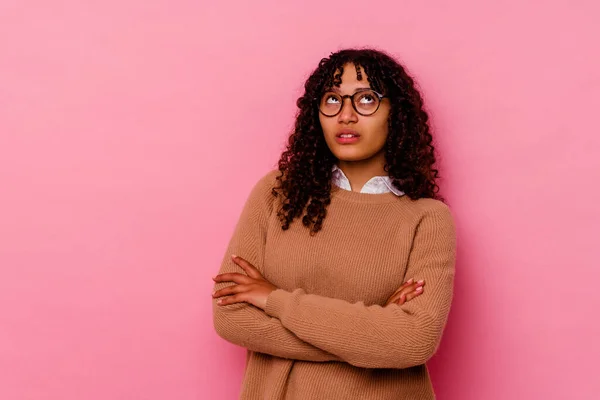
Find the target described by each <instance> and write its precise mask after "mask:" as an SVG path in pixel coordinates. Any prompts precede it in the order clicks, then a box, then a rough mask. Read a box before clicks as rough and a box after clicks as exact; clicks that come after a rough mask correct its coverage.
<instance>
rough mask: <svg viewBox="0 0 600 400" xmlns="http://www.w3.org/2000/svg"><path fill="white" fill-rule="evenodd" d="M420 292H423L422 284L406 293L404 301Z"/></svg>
mask: <svg viewBox="0 0 600 400" xmlns="http://www.w3.org/2000/svg"><path fill="white" fill-rule="evenodd" d="M421 294H423V286H419V287H418V288H416V289H415V290H414V291H412V292H410V293H408V294H407V295H406V300H405V301H410V300H412V299H414V298H415V297H417V296H419V295H421Z"/></svg>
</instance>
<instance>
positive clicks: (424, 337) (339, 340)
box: [265, 202, 456, 368]
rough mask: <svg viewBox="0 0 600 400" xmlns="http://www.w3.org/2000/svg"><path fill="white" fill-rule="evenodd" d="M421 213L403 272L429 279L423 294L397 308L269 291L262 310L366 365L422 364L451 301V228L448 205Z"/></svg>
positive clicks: (324, 346)
mask: <svg viewBox="0 0 600 400" xmlns="http://www.w3.org/2000/svg"><path fill="white" fill-rule="evenodd" d="M431 204H433V206H434V207H432V209H430V210H428V211H427V212H426V213H425V215H424V216H423V217H422V219H421V221H420V223H419V225H418V227H417V229H416V233H415V237H414V242H413V247H412V250H411V254H410V257H409V261H408V267H407V271H406V274H407V275H408V276H414V277H419V278H420V279H424V280H425V281H426V282H427V287H426V293H424V295H423V296H419V297H418V298H415V299H414V300H412V301H410V302H408V303H405V304H403V305H401V306H399V305H396V304H391V305H390V306H387V307H381V306H379V305H372V306H365V305H364V304H363V303H362V302H359V303H354V304H350V303H348V302H346V301H343V300H338V299H332V298H327V297H322V296H316V295H311V294H306V293H305V292H304V291H303V290H302V289H296V290H294V291H293V292H287V291H284V290H281V289H278V290H275V291H274V292H272V293H271V294H270V295H269V297H268V299H267V306H266V309H265V312H266V313H267V314H268V315H271V316H273V317H277V318H279V319H280V320H281V323H282V324H283V326H284V327H286V328H288V329H289V330H290V331H292V332H294V333H295V334H296V335H297V336H298V337H299V338H300V339H302V340H304V341H306V342H308V343H311V344H313V345H315V346H317V347H319V348H321V349H323V350H325V351H328V352H330V353H332V354H335V355H336V356H338V357H340V358H341V359H342V360H343V361H345V362H348V363H350V364H352V365H354V366H357V367H364V368H407V367H411V366H415V365H420V364H424V363H425V362H426V361H427V360H428V359H429V358H431V356H432V355H433V354H434V353H435V351H436V350H437V347H438V345H439V341H440V339H441V335H442V332H443V329H444V326H445V324H446V320H447V316H448V313H449V310H450V302H451V300H452V290H453V281H454V263H455V257H456V256H455V255H456V249H455V247H456V246H455V241H456V239H455V231H454V224H453V220H452V216H451V214H450V211H449V209H448V208H447V206H446V205H444V204H443V203H441V202H435V203H431Z"/></svg>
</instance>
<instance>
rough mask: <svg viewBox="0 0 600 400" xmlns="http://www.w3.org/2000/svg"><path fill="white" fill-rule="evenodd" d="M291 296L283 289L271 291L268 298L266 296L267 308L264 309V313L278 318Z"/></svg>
mask: <svg viewBox="0 0 600 400" xmlns="http://www.w3.org/2000/svg"><path fill="white" fill-rule="evenodd" d="M291 296H292V294H291V293H290V292H287V291H285V290H283V289H276V290H273V291H272V292H271V293H270V294H269V296H267V306H266V307H265V313H266V314H267V315H269V316H271V317H275V318H280V316H281V315H282V314H283V310H284V308H285V304H286V303H287V302H288V300H289V299H290V297H291Z"/></svg>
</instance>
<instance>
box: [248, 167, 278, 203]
mask: <svg viewBox="0 0 600 400" xmlns="http://www.w3.org/2000/svg"><path fill="white" fill-rule="evenodd" d="M279 175H281V174H280V172H279V170H278V169H273V170H270V171H268V172H266V173H265V174H263V175H262V176H261V177H260V178H259V179H258V181H256V183H255V184H254V186H253V187H252V190H251V191H250V194H249V195H248V202H249V203H251V204H253V205H254V206H255V207H260V208H263V209H265V210H266V211H267V212H268V213H270V212H271V211H272V208H273V201H274V199H275V196H274V195H273V190H272V189H273V188H274V187H276V186H277V177H278V176H279Z"/></svg>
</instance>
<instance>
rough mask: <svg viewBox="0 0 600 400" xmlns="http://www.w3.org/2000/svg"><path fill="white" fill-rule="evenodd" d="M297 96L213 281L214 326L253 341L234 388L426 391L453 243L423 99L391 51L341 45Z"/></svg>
mask: <svg viewBox="0 0 600 400" xmlns="http://www.w3.org/2000/svg"><path fill="white" fill-rule="evenodd" d="M297 105H298V108H299V112H298V115H297V120H296V124H295V128H294V131H293V132H292V134H291V136H290V138H289V142H288V145H287V149H286V151H285V152H284V153H283V154H282V156H281V159H280V160H279V168H278V170H273V171H270V172H269V173H267V174H266V175H265V176H264V177H262V178H261V179H260V180H259V181H258V183H257V184H256V185H255V186H254V188H253V190H252V192H251V193H250V196H249V197H248V199H247V202H246V204H245V206H244V209H243V211H242V214H241V217H240V219H239V222H238V224H237V226H236V228H235V231H234V234H233V237H232V238H231V241H230V243H229V247H228V249H227V253H226V255H225V258H224V260H223V263H222V265H221V269H220V271H219V275H217V276H216V277H214V278H213V279H214V281H215V282H216V283H215V292H213V299H214V300H213V301H214V304H213V310H214V326H215V329H216V331H217V332H218V334H219V335H220V336H221V337H223V338H225V339H226V340H228V341H230V342H232V343H235V344H237V345H239V346H243V347H245V348H247V349H248V356H247V363H246V373H245V376H244V381H243V385H242V391H241V398H242V399H301V400H310V399H320V400H321V399H433V398H434V393H433V389H432V386H431V382H430V379H429V374H428V372H427V368H426V366H425V362H426V361H427V360H428V359H429V358H430V357H431V356H432V355H433V354H434V352H435V351H436V349H437V347H438V345H439V341H440V338H441V335H442V332H443V329H444V326H445V323H446V319H447V316H448V312H449V309H450V303H451V299H452V290H453V279H454V263H455V254H456V250H455V246H456V244H455V229H454V224H453V219H452V216H451V214H450V211H449V209H448V207H447V206H446V205H445V204H444V203H443V202H442V200H441V199H440V198H439V196H438V195H437V192H438V186H437V184H436V179H437V177H438V171H437V170H436V169H435V166H434V164H435V156H434V148H433V146H432V136H431V133H430V129H429V126H428V116H427V113H426V112H425V111H424V109H423V102H422V99H421V95H420V94H419V92H418V91H417V89H416V88H415V84H414V82H413V79H411V77H410V76H409V75H408V74H407V73H406V71H405V69H404V68H403V67H402V66H401V65H400V64H399V63H398V62H397V61H396V60H394V59H393V58H392V57H390V56H388V55H387V54H385V53H383V52H380V51H376V50H372V49H361V50H356V49H348V50H343V51H339V52H337V53H333V54H331V55H330V57H328V58H324V59H322V60H321V62H320V63H319V65H318V67H317V68H316V70H315V71H314V72H313V73H312V74H311V75H310V77H309V78H308V80H307V82H306V84H305V93H304V94H303V95H302V97H300V98H299V99H298V101H297ZM425 282H426V286H425ZM425 287H426V288H425Z"/></svg>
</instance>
